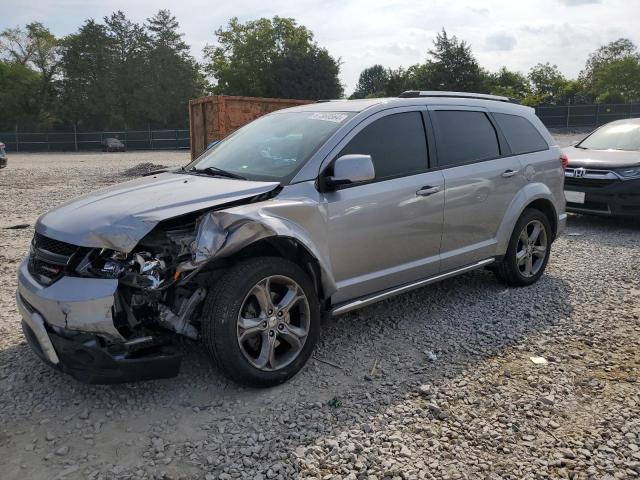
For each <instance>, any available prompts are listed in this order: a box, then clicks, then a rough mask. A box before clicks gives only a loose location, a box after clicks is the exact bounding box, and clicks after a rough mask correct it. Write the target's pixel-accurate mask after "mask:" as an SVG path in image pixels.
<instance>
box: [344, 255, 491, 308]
mask: <svg viewBox="0 0 640 480" xmlns="http://www.w3.org/2000/svg"><path fill="white" fill-rule="evenodd" d="M494 261H495V259H493V258H487V259H486V260H481V261H479V262H477V263H474V264H472V265H468V266H466V267H462V268H458V269H456V270H451V271H450V272H446V273H441V274H440V275H436V276H435V277H429V278H426V279H423V280H418V281H417V282H413V283H408V284H406V285H402V286H401V287H396V288H392V289H390V290H384V291H382V292H379V293H375V294H373V295H370V296H368V297H362V298H359V299H358V300H354V301H351V302H347V303H343V304H342V305H337V306H336V307H335V308H333V309H332V310H331V314H332V315H342V314H343V313H347V312H350V311H352V310H357V309H358V308H362V307H366V306H367V305H371V304H372V303H376V302H379V301H381V300H386V299H387V298H391V297H394V296H396V295H399V294H401V293H404V292H408V291H410V290H414V289H416V288H420V287H424V286H425V285H429V284H431V283H435V282H439V281H440V280H444V279H446V278H450V277H455V276H456V275H460V274H461V273H466V272H470V271H471V270H476V269H478V268H482V267H486V266H487V265H489V264H491V263H493V262H494Z"/></svg>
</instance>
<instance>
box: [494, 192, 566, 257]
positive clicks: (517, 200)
mask: <svg viewBox="0 0 640 480" xmlns="http://www.w3.org/2000/svg"><path fill="white" fill-rule="evenodd" d="M539 199H543V200H548V201H549V202H550V203H551V205H552V206H553V211H554V212H555V216H556V221H558V210H557V208H556V205H557V204H558V200H557V199H556V198H555V196H554V195H553V193H552V192H551V190H550V189H549V187H548V186H547V185H545V184H544V183H540V182H534V183H528V184H527V185H525V186H524V187H522V188H521V189H520V191H519V192H518V193H517V194H516V196H515V197H514V198H513V200H512V201H511V204H510V205H509V207H508V208H507V211H506V212H505V214H504V217H503V219H502V223H501V224H500V227H499V228H498V233H497V235H496V255H504V254H505V252H506V251H507V248H508V246H509V239H510V238H511V234H512V233H513V229H514V228H515V226H516V222H517V221H518V219H519V218H520V215H522V212H523V211H524V209H525V208H527V206H529V205H530V204H531V203H533V202H534V201H536V200H539Z"/></svg>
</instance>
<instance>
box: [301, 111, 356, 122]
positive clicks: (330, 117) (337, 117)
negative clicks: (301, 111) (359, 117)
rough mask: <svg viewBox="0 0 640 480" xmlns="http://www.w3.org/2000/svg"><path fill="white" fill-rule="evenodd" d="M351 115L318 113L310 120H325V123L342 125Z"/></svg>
mask: <svg viewBox="0 0 640 480" xmlns="http://www.w3.org/2000/svg"><path fill="white" fill-rule="evenodd" d="M348 116H349V115H347V114H346V113H338V112H316V113H314V114H312V115H311V116H310V117H309V118H310V119H311V120H324V121H325V122H334V123H341V122H342V121H343V120H344V119H345V118H347V117H348Z"/></svg>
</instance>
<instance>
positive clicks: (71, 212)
mask: <svg viewBox="0 0 640 480" xmlns="http://www.w3.org/2000/svg"><path fill="white" fill-rule="evenodd" d="M278 185H279V183H277V182H252V181H247V180H235V179H227V178H219V177H207V176H201V175H187V174H177V173H161V174H157V175H153V176H148V177H143V178H139V179H136V180H131V181H129V182H125V183H120V184H116V185H113V186H111V187H108V188H105V189H102V190H98V191H96V192H93V193H90V194H88V195H84V196H82V197H79V198H76V199H74V200H71V201H69V202H67V203H64V204H62V205H61V206H59V207H57V208H55V209H54V210H51V211H50V212H48V213H45V214H44V215H42V216H41V217H40V218H39V219H38V221H37V223H36V231H37V232H38V233H41V234H43V235H46V236H48V237H51V238H54V239H56V240H60V241H63V242H67V243H71V244H74V245H80V246H83V247H98V248H99V247H104V248H112V249H114V250H119V251H123V252H129V251H131V250H132V249H133V248H134V247H135V246H136V244H137V243H138V242H139V241H140V240H141V239H142V238H143V237H144V236H145V235H146V234H147V233H149V232H150V231H151V230H152V229H153V228H154V227H155V226H156V225H157V224H158V223H159V222H161V221H162V220H167V219H169V218H173V217H177V216H180V215H184V214H187V213H190V212H195V211H198V210H206V209H208V208H213V207H216V206H220V205H224V204H227V203H231V202H236V201H239V200H243V199H247V198H251V197H253V196H255V195H260V194H263V193H267V192H270V191H272V190H273V189H275V188H276V187H278Z"/></svg>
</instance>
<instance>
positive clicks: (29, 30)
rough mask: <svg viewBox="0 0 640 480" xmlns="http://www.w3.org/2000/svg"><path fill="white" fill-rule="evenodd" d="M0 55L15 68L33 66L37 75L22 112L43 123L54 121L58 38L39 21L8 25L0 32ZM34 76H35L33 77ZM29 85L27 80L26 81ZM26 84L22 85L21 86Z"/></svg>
mask: <svg viewBox="0 0 640 480" xmlns="http://www.w3.org/2000/svg"><path fill="white" fill-rule="evenodd" d="M0 55H1V56H2V58H3V59H4V60H5V61H7V62H9V63H11V64H14V65H16V69H15V72H18V70H20V71H21V73H19V75H23V74H25V72H24V70H22V69H18V68H17V65H20V66H22V67H25V68H28V69H31V70H34V71H35V72H37V73H38V74H39V75H38V76H37V80H35V81H36V83H37V85H38V87H37V88H36V89H34V90H33V91H32V92H31V95H32V105H31V107H30V109H29V110H28V111H25V112H24V113H25V115H27V116H28V117H30V118H31V117H32V116H34V115H35V117H34V118H40V119H41V120H42V121H43V122H44V123H46V124H47V125H49V124H51V122H53V121H54V114H53V111H54V103H55V101H56V96H55V91H54V78H55V76H56V74H57V73H58V67H59V61H60V52H59V41H58V39H56V37H55V36H54V35H53V34H52V33H51V32H50V31H49V29H48V28H46V27H45V26H44V25H43V24H42V23H40V22H32V23H29V24H28V25H26V27H25V29H24V30H23V29H21V28H19V27H17V28H8V29H6V30H4V31H3V32H2V33H0ZM33 78H34V79H35V78H36V77H33ZM28 85H29V88H31V83H30V82H29V84H28ZM25 88H26V86H25Z"/></svg>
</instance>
